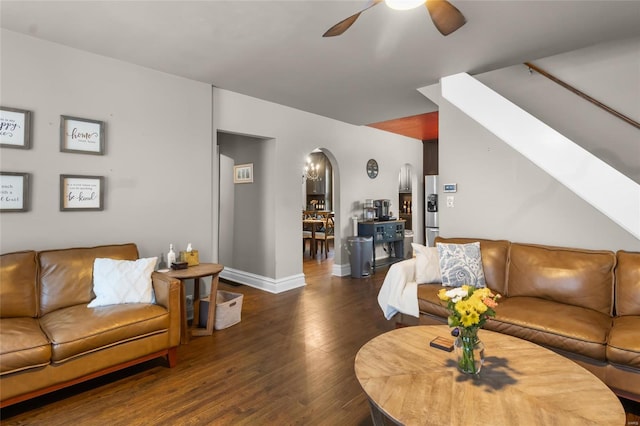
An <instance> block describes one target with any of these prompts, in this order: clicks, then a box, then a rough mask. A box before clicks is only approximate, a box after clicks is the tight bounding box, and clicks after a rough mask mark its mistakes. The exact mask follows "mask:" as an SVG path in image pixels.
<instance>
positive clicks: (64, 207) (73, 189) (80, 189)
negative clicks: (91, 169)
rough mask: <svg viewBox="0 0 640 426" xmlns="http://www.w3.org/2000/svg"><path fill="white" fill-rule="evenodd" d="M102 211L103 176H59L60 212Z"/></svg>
mask: <svg viewBox="0 0 640 426" xmlns="http://www.w3.org/2000/svg"><path fill="white" fill-rule="evenodd" d="M76 210H84V211H101V210H104V176H80V175H60V211H76Z"/></svg>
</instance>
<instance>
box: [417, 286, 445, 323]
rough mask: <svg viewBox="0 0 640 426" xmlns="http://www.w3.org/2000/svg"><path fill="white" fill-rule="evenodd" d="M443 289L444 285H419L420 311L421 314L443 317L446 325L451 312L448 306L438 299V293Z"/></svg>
mask: <svg viewBox="0 0 640 426" xmlns="http://www.w3.org/2000/svg"><path fill="white" fill-rule="evenodd" d="M441 288H443V287H442V284H420V285H418V309H419V310H420V313H423V314H429V315H434V316H436V317H441V318H443V319H444V322H445V323H446V322H447V317H448V316H449V311H447V308H446V304H445V303H444V302H443V301H441V300H440V298H439V297H438V291H439V290H440V289H441Z"/></svg>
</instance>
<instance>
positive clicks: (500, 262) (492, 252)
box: [436, 237, 510, 294]
mask: <svg viewBox="0 0 640 426" xmlns="http://www.w3.org/2000/svg"><path fill="white" fill-rule="evenodd" d="M475 241H479V242H480V253H481V254H482V269H483V270H484V278H485V281H486V283H487V287H489V288H490V289H492V290H494V291H497V292H498V293H500V294H505V291H506V290H505V288H506V286H505V283H506V273H507V255H508V253H509V245H510V243H509V241H506V240H481V239H478V238H443V237H436V242H438V243H447V244H469V243H473V242H475Z"/></svg>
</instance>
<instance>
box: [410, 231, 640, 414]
mask: <svg viewBox="0 0 640 426" xmlns="http://www.w3.org/2000/svg"><path fill="white" fill-rule="evenodd" d="M436 241H437V242H443V243H469V242H473V241H479V242H480V251H481V253H482V265H483V269H484V273H485V279H486V281H487V286H488V287H490V288H491V289H492V290H494V291H495V292H498V293H500V294H501V295H503V296H504V298H503V299H502V300H501V301H500V303H499V306H498V308H497V309H496V312H497V315H496V317H495V318H492V319H490V320H489V321H488V322H487V323H486V324H485V326H484V328H486V329H488V330H493V331H497V332H500V333H505V334H509V335H511V336H516V337H519V338H522V339H526V340H529V341H531V342H534V343H536V344H539V345H542V346H545V347H547V348H549V349H552V350H554V351H556V352H558V353H560V354H562V355H564V356H566V357H568V358H570V359H572V360H574V361H575V362H577V363H578V364H580V365H582V366H583V367H585V368H587V369H588V370H590V371H591V372H592V373H593V374H595V375H596V376H598V377H599V378H600V379H601V380H602V381H603V382H604V383H606V384H607V385H608V386H609V387H610V388H611V389H612V390H613V391H614V392H615V393H616V394H618V395H619V396H622V397H625V398H629V399H633V400H636V401H640V253H636V252H626V251H618V252H617V253H614V252H611V251H596V250H580V249H571V248H562V247H553V246H542V245H531V244H520V243H511V242H509V241H492V240H481V239H469V238H442V237H439V238H438V239H436ZM441 288H442V285H441V284H421V285H418V305H419V309H420V323H422V324H432V323H442V322H446V318H447V315H448V312H447V310H446V309H445V308H444V306H443V304H442V303H441V302H440V300H439V299H438V296H437V292H438V290H440V289H441ZM406 318H407V317H406V315H401V316H400V318H399V321H400V322H402V321H403V319H406ZM567 386H568V387H569V388H570V386H571V385H570V383H568V384H567Z"/></svg>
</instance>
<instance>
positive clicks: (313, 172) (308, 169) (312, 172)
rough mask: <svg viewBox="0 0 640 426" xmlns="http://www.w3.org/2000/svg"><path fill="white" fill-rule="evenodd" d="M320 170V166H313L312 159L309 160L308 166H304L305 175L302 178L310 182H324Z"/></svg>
mask: <svg viewBox="0 0 640 426" xmlns="http://www.w3.org/2000/svg"><path fill="white" fill-rule="evenodd" d="M319 168H320V164H313V163H312V162H311V159H310V158H307V164H306V165H305V166H304V175H302V177H303V178H304V179H306V180H310V181H319V180H322V177H320V174H319V173H318V169H319Z"/></svg>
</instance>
